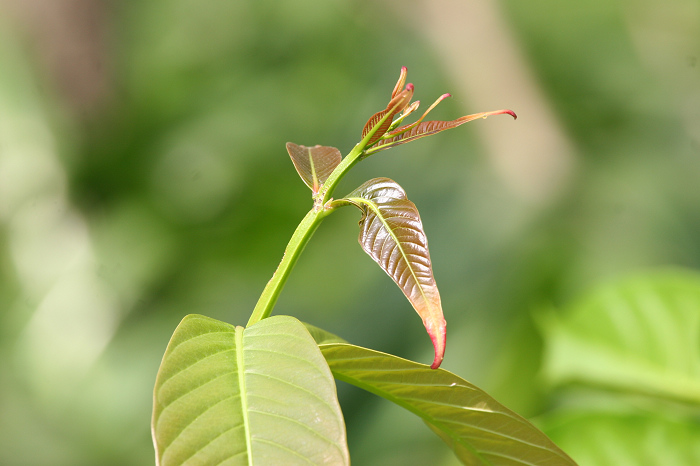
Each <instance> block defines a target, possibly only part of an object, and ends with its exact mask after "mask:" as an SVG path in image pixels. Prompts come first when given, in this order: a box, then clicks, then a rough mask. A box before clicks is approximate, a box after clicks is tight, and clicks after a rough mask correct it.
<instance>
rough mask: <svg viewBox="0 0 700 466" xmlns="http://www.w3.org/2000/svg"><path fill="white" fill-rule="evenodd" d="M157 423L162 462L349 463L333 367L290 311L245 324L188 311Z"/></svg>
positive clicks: (157, 401)
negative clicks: (235, 323)
mask: <svg viewBox="0 0 700 466" xmlns="http://www.w3.org/2000/svg"><path fill="white" fill-rule="evenodd" d="M152 430H153V440H154V444H155V447H156V459H157V463H158V464H159V465H162V466H170V465H185V464H187V465H195V464H196V465H252V464H255V465H281V464H284V465H287V464H305V465H308V464H332V465H336V464H349V462H350V461H349V455H348V450H347V445H346V440H345V424H344V421H343V417H342V413H341V411H340V407H339V405H338V401H337V395H336V388H335V383H334V381H333V378H332V376H331V373H330V371H329V370H328V365H327V364H326V362H325V360H324V359H323V356H322V355H321V353H320V351H319V349H318V346H317V345H316V343H315V342H314V340H313V339H312V338H311V336H310V335H309V333H308V331H307V330H306V329H305V328H304V326H303V325H302V324H301V323H300V322H299V321H298V320H296V319H294V318H292V317H287V316H274V317H270V318H268V319H264V320H262V321H260V322H258V323H257V324H255V325H252V326H250V327H249V328H247V329H243V327H234V326H232V325H229V324H227V323H224V322H220V321H217V320H214V319H210V318H208V317H204V316H199V315H189V316H187V317H185V318H184V319H183V320H182V322H181V323H180V325H179V326H178V327H177V329H176V330H175V333H174V334H173V337H172V339H171V340H170V343H169V344H168V348H167V349H166V351H165V355H164V356H163V362H162V364H161V367H160V370H159V372H158V377H157V379H156V386H155V391H154V402H153V424H152Z"/></svg>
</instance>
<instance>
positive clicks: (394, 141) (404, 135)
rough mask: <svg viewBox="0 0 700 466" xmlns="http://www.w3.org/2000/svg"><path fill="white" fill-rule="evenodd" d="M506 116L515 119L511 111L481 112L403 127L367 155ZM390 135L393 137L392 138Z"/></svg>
mask: <svg viewBox="0 0 700 466" xmlns="http://www.w3.org/2000/svg"><path fill="white" fill-rule="evenodd" d="M502 114H508V115H510V116H512V117H513V118H517V116H516V115H515V113H514V112H513V111H512V110H496V111H493V112H483V113H475V114H473V115H466V116H463V117H461V118H457V119H456V120H452V121H424V122H422V123H419V124H418V125H416V126H413V125H405V126H402V127H400V128H397V129H395V130H394V131H392V132H390V133H388V134H387V135H386V136H387V138H386V139H383V140H381V141H379V143H378V144H377V145H376V147H373V148H371V149H369V150H368V151H367V152H368V153H374V152H378V151H380V150H383V149H388V148H390V147H394V146H398V145H400V144H404V143H407V142H411V141H415V140H416V139H420V138H423V137H426V136H431V135H433V134H437V133H439V132H441V131H445V130H448V129H452V128H457V127H458V126H462V125H463V124H465V123H468V122H470V121H473V120H478V119H479V118H487V117H489V116H491V115H502ZM392 134H393V135H394V136H392Z"/></svg>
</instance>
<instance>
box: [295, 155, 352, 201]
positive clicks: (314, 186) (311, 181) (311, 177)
mask: <svg viewBox="0 0 700 466" xmlns="http://www.w3.org/2000/svg"><path fill="white" fill-rule="evenodd" d="M287 152H289V156H290V157H291V158H292V162H293V163H294V168H296V169H297V173H299V176H300V177H301V179H302V180H303V181H304V183H306V186H308V187H309V188H311V191H313V193H314V194H316V193H318V191H319V190H320V189H321V186H322V185H323V183H325V182H326V180H327V179H328V177H329V176H330V174H331V173H332V172H333V170H334V169H335V167H337V166H338V164H340V161H341V160H342V158H343V156H342V155H341V154H340V151H339V150H338V149H336V148H335V147H329V146H318V145H316V146H313V147H306V146H300V145H297V144H294V143H293V142H288V143H287Z"/></svg>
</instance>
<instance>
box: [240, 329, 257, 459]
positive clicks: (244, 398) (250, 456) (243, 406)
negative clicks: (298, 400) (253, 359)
mask: <svg viewBox="0 0 700 466" xmlns="http://www.w3.org/2000/svg"><path fill="white" fill-rule="evenodd" d="M243 330H244V329H243V327H236V366H237V368H238V389H239V390H240V392H241V413H242V416H241V417H242V418H243V428H244V430H245V445H246V450H247V452H248V465H249V466H253V448H252V445H251V439H250V419H248V397H247V395H246V388H245V361H244V359H243Z"/></svg>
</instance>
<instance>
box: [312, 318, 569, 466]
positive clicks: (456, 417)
mask: <svg viewBox="0 0 700 466" xmlns="http://www.w3.org/2000/svg"><path fill="white" fill-rule="evenodd" d="M315 338H321V340H320V341H319V340H318V339H317V342H318V343H319V348H321V352H322V353H323V356H324V357H325V358H326V362H328V365H329V367H330V368H331V372H332V373H333V376H334V377H335V378H336V379H338V380H342V381H343V382H347V383H349V384H352V385H355V386H357V387H359V388H362V389H363V390H367V391H368V392H371V393H374V394H375V395H379V396H381V397H383V398H386V399H387V400H389V401H392V402H394V403H396V404H397V405H399V406H401V407H402V408H404V409H407V410H409V411H411V412H412V413H414V414H416V415H418V416H420V417H421V418H422V419H423V421H425V423H426V424H427V425H428V426H429V427H430V428H431V429H432V430H433V431H434V432H435V433H437V434H438V436H439V437H440V438H442V440H443V441H445V443H447V445H448V446H449V447H450V448H452V450H453V451H454V452H455V454H456V455H457V457H458V458H459V459H460V460H461V461H462V463H463V464H468V465H474V466H513V465H516V464H521V465H532V466H575V465H576V463H575V462H574V461H573V460H572V459H571V458H570V457H569V456H568V455H567V454H566V453H564V452H563V451H562V450H561V449H560V448H558V447H557V446H556V445H555V444H554V443H553V442H552V441H551V440H550V439H549V438H548V437H547V436H546V435H545V434H544V433H543V432H542V431H540V430H539V429H538V428H537V427H535V426H534V425H532V424H531V423H530V422H529V421H528V420H526V419H524V418H523V417H521V416H519V415H518V414H516V413H514V412H513V411H511V410H509V409H508V408H506V407H505V406H503V405H502V404H500V403H499V402H498V401H496V400H495V399H493V398H492V397H491V396H490V395H489V394H487V393H486V392H484V391H483V390H481V389H480V388H479V387H476V386H474V385H472V384H470V383H469V382H467V381H466V380H464V379H462V378H461V377H458V376H457V375H455V374H453V373H451V372H448V371H446V370H444V369H437V370H431V369H429V368H428V366H426V365H424V364H419V363H417V362H413V361H408V360H406V359H402V358H399V357H397V356H393V355H390V354H386V353H382V352H379V351H374V350H371V349H367V348H362V347H360V346H355V345H351V344H347V343H330V341H333V338H332V336H329V334H328V332H323V333H321V334H320V335H319V336H318V337H317V336H315ZM323 341H328V342H329V343H323Z"/></svg>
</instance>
